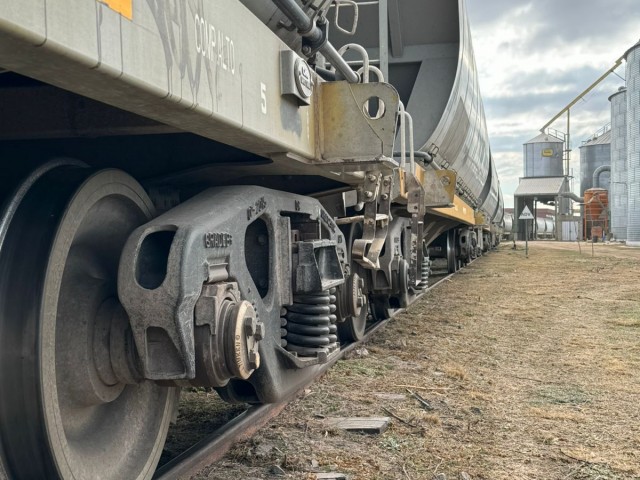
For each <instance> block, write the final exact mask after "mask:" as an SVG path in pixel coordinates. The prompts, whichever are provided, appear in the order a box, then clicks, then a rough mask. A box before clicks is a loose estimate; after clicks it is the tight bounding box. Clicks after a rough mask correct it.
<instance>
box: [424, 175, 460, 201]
mask: <svg viewBox="0 0 640 480" xmlns="http://www.w3.org/2000/svg"><path fill="white" fill-rule="evenodd" d="M422 186H423V188H424V192H425V197H424V205H425V206H426V207H431V208H437V207H451V206H452V205H453V197H454V196H455V193H456V173H455V172H454V171H452V170H432V169H427V170H425V171H424V176H423V178H422Z"/></svg>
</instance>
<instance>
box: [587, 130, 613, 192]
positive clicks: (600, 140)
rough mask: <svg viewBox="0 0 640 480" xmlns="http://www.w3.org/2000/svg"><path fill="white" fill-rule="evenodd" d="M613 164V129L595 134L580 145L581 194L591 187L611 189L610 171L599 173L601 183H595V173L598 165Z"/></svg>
mask: <svg viewBox="0 0 640 480" xmlns="http://www.w3.org/2000/svg"><path fill="white" fill-rule="evenodd" d="M609 165H611V130H606V131H604V133H601V134H596V135H593V136H592V137H591V138H590V139H589V140H587V141H586V142H585V143H584V144H583V145H582V146H581V147H580V196H581V197H583V196H584V192H585V190H589V189H590V188H604V189H605V190H609V182H610V172H608V171H603V172H602V173H601V174H600V175H599V180H600V181H599V184H598V185H593V173H594V172H595V171H596V169H597V168H598V167H602V166H609Z"/></svg>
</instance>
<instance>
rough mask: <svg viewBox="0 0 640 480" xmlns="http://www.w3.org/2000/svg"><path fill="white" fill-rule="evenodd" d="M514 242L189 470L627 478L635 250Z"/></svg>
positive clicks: (639, 447) (633, 465)
mask: <svg viewBox="0 0 640 480" xmlns="http://www.w3.org/2000/svg"><path fill="white" fill-rule="evenodd" d="M523 247H524V246H523V245H518V250H515V251H514V250H511V245H503V246H502V247H501V248H500V250H499V251H498V252H495V253H492V254H490V255H488V256H485V257H482V258H480V259H479V260H478V261H476V262H474V263H473V264H472V265H471V266H469V267H468V268H466V269H464V270H462V271H461V272H460V274H459V275H456V276H455V277H453V278H452V279H451V280H450V281H447V282H444V283H445V284H444V285H442V286H440V287H439V288H437V289H435V290H434V291H432V292H429V293H428V294H427V295H425V297H423V298H422V299H421V300H420V301H419V302H418V303H417V304H414V305H413V306H412V307H411V308H410V309H409V311H408V312H407V313H405V314H402V315H400V316H398V317H397V318H396V320H394V321H393V322H392V323H391V325H390V326H389V327H388V328H386V329H385V331H383V332H382V333H381V334H380V335H378V336H377V337H376V338H375V339H374V340H373V341H372V342H371V343H370V344H368V345H366V349H365V350H360V351H358V352H357V353H356V354H355V355H353V356H352V357H351V358H349V359H347V360H344V361H341V362H340V363H338V364H337V365H336V367H335V368H333V369H332V370H331V371H330V372H329V373H328V374H327V375H326V376H325V377H324V378H323V379H321V380H320V381H318V382H316V383H315V384H314V385H312V386H311V387H310V388H309V389H308V390H307V391H306V392H305V395H304V396H303V397H302V398H300V399H299V400H297V401H296V402H294V403H293V404H291V405H289V406H288V407H287V409H286V410H285V411H284V412H283V413H282V414H281V415H280V417H278V419H277V420H275V421H274V422H272V423H271V424H270V425H269V426H268V427H266V428H265V429H263V430H262V431H261V432H260V433H259V434H258V435H256V436H255V437H254V438H253V439H252V440H250V441H248V442H244V443H241V444H239V445H237V446H236V447H235V448H234V449H233V450H232V451H231V452H230V453H229V454H228V455H227V456H226V457H225V459H224V460H223V461H221V462H219V463H217V464H216V465H214V466H211V467H209V468H207V469H205V470H204V471H203V472H202V473H201V474H200V475H198V476H197V477H196V478H198V479H205V478H208V479H234V480H238V479H258V478H260V479H262V478H276V477H275V475H276V474H280V475H282V471H283V472H284V477H283V476H280V478H291V479H305V478H309V479H311V478H315V473H314V472H320V471H339V472H343V473H347V474H349V475H350V478H351V479H353V480H355V479H408V480H411V479H414V480H415V479H432V478H439V479H443V478H445V477H446V478H448V479H449V480H451V479H458V478H465V476H464V474H467V476H468V478H471V479H474V480H475V479H491V480H494V479H592V480H596V479H600V480H606V479H632V478H640V368H639V367H640V289H639V280H640V252H639V251H637V250H631V249H625V248H623V247H613V246H605V245H596V246H594V249H593V256H592V250H591V245H590V244H589V245H585V244H583V245H582V246H581V250H579V249H578V246H577V244H575V243H573V244H560V243H556V242H534V243H531V244H530V251H529V258H525V256H524V251H523ZM194 396H196V397H197V396H198V394H194ZM189 408H190V407H189V406H188V405H186V406H183V414H185V415H186V414H188V413H187V412H189ZM198 408H200V407H198ZM334 416H375V417H379V416H390V417H392V424H391V427H390V428H389V429H388V430H387V431H386V432H385V433H384V434H381V435H360V434H352V433H344V432H341V431H339V430H335V429H332V428H327V427H326V425H325V419H326V418H327V417H334ZM203 421H206V418H204V419H203ZM276 467H280V468H281V469H282V471H280V470H279V469H278V468H276ZM438 475H440V476H439V477H438ZM443 475H444V476H443Z"/></svg>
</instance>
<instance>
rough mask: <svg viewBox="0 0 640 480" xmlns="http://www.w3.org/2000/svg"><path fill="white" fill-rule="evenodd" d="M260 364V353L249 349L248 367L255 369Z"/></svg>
mask: <svg viewBox="0 0 640 480" xmlns="http://www.w3.org/2000/svg"><path fill="white" fill-rule="evenodd" d="M259 366H260V353H258V352H254V351H250V352H249V368H250V369H251V370H255V369H256V368H258V367H259Z"/></svg>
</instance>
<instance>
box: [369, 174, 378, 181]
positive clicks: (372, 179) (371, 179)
mask: <svg viewBox="0 0 640 480" xmlns="http://www.w3.org/2000/svg"><path fill="white" fill-rule="evenodd" d="M367 180H369V181H370V182H375V181H376V176H375V175H369V176H367Z"/></svg>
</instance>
